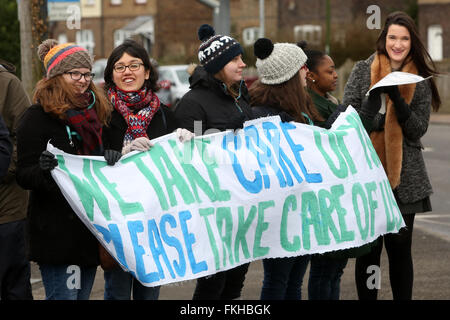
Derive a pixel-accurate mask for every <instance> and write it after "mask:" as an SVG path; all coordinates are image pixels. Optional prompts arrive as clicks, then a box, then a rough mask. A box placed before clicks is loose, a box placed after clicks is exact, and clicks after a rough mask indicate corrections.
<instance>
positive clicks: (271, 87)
mask: <svg viewBox="0 0 450 320" xmlns="http://www.w3.org/2000/svg"><path fill="white" fill-rule="evenodd" d="M254 52H255V56H256V57H257V60H256V68H257V70H258V75H259V79H258V80H257V81H256V82H254V83H253V84H252V86H251V87H250V96H251V97H252V99H251V103H252V106H253V108H252V109H253V114H254V116H255V118H258V117H265V116H273V115H279V116H280V118H281V120H282V121H296V122H301V123H306V124H310V125H313V124H314V123H315V122H319V121H323V120H324V119H323V118H322V117H321V115H320V114H319V113H318V111H317V110H316V108H315V107H314V104H313V103H312V101H311V99H310V98H309V96H308V94H307V92H306V90H305V86H306V80H305V79H306V73H307V68H306V64H305V63H306V60H307V57H306V55H305V53H304V52H303V50H302V49H301V48H300V47H298V46H297V45H295V44H291V43H275V44H273V43H272V41H271V40H269V39H266V38H261V39H258V40H257V41H256V42H255V45H254ZM309 260H310V255H303V256H297V257H288V258H275V259H264V260H263V266H264V280H263V287H262V290H261V300H301V288H302V282H303V276H304V275H305V272H306V269H307V267H308V263H309Z"/></svg>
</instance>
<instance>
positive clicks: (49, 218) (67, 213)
mask: <svg viewBox="0 0 450 320" xmlns="http://www.w3.org/2000/svg"><path fill="white" fill-rule="evenodd" d="M49 140H50V142H51V144H52V145H53V146H55V147H56V148H58V149H60V150H62V151H64V152H66V153H70V154H77V150H78V148H79V147H80V143H79V142H78V139H73V143H74V147H72V146H71V145H70V140H69V137H68V134H67V131H66V126H65V124H64V123H63V122H62V121H61V120H59V119H58V118H56V117H55V116H53V115H52V114H49V113H46V112H44V110H43V108H42V106H41V105H39V104H35V105H32V106H31V107H30V108H28V109H27V111H26V112H25V113H24V115H23V117H22V118H21V120H20V122H19V126H18V129H17V153H18V166H17V182H18V183H19V185H20V186H21V187H22V188H24V189H28V190H31V193H30V202H29V209H28V210H29V211H28V217H29V224H30V230H29V231H30V260H32V261H36V262H38V263H43V264H74V265H78V266H97V265H98V264H99V256H98V242H97V240H96V238H95V237H94V235H93V234H92V233H91V232H90V231H89V229H88V228H87V227H86V226H85V225H84V224H83V223H82V222H81V220H80V219H79V218H78V216H77V215H76V214H75V212H74V211H73V210H72V208H71V207H70V205H69V203H68V202H67V201H66V199H65V198H64V196H63V195H62V193H61V191H60V189H59V188H58V186H57V184H56V182H55V181H54V180H53V178H52V176H51V175H50V173H49V172H44V171H42V170H41V169H40V167H39V157H40V155H41V153H42V151H44V150H45V149H46V148H47V142H48V141H49Z"/></svg>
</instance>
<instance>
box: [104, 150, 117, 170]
mask: <svg viewBox="0 0 450 320" xmlns="http://www.w3.org/2000/svg"><path fill="white" fill-rule="evenodd" d="M103 156H104V157H105V160H106V163H108V166H113V165H115V164H116V162H117V161H119V159H120V158H121V157H122V153H120V152H119V151H116V150H112V149H108V150H105V153H104V154H103Z"/></svg>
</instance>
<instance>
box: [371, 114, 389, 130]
mask: <svg viewBox="0 0 450 320" xmlns="http://www.w3.org/2000/svg"><path fill="white" fill-rule="evenodd" d="M385 122H386V114H385V113H384V114H380V115H379V116H376V117H375V119H374V121H373V125H372V131H383V130H384V123H385Z"/></svg>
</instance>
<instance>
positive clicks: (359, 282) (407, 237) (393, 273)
mask: <svg viewBox="0 0 450 320" xmlns="http://www.w3.org/2000/svg"><path fill="white" fill-rule="evenodd" d="M414 217H415V214H405V215H403V220H404V221H405V224H406V228H402V229H401V230H400V232H399V233H394V234H392V233H390V234H387V235H384V236H382V237H380V238H381V239H379V240H380V241H378V244H377V245H376V246H374V247H373V248H372V250H371V252H369V253H368V254H366V255H364V256H361V257H358V258H356V265H355V281H356V289H357V291H358V298H359V299H360V300H376V299H377V295H378V289H376V288H372V289H369V286H368V285H367V280H368V278H369V277H370V276H371V275H372V273H370V272H369V273H368V271H367V269H368V267H369V266H372V265H376V266H378V267H379V266H380V258H381V251H382V250H383V242H384V246H385V247H386V252H387V255H388V261H389V280H390V283H391V289H392V295H393V298H394V300H411V299H412V289H413V282H414V270H413V261H412V255H411V244H412V232H413V226H414Z"/></svg>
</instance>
